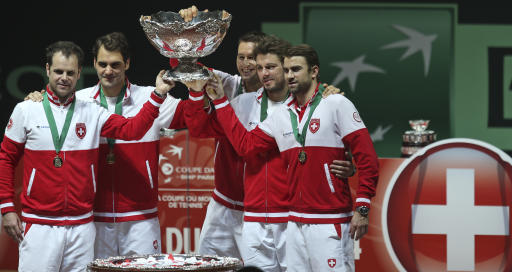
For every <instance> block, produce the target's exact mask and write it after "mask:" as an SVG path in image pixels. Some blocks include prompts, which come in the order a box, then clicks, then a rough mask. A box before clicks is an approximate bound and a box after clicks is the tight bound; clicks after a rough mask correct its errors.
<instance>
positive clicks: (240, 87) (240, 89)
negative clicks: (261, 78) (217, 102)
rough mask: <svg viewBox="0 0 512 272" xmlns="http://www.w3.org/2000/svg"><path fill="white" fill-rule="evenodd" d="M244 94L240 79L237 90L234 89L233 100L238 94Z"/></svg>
mask: <svg viewBox="0 0 512 272" xmlns="http://www.w3.org/2000/svg"><path fill="white" fill-rule="evenodd" d="M243 93H244V87H243V81H242V79H240V84H239V85H238V88H236V92H235V96H233V98H235V97H237V96H238V95H240V94H243Z"/></svg>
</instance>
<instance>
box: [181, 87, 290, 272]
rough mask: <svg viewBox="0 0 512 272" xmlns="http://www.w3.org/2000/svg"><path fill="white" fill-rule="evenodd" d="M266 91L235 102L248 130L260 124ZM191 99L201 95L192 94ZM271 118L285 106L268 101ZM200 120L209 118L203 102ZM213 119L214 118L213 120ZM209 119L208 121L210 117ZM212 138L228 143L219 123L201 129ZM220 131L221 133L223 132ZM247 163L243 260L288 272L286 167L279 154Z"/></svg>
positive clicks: (273, 152)
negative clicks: (286, 260) (286, 258)
mask: <svg viewBox="0 0 512 272" xmlns="http://www.w3.org/2000/svg"><path fill="white" fill-rule="evenodd" d="M263 92H264V90H263V88H260V89H259V90H258V91H257V92H253V93H245V94H242V95H240V96H237V97H236V98H235V99H233V100H232V101H231V105H232V106H233V109H234V110H235V113H236V115H237V116H238V118H239V120H240V121H241V123H242V124H243V125H244V127H245V128H246V129H247V130H252V129H254V128H255V127H256V126H257V125H258V124H259V123H260V114H261V110H262V99H263V98H265V99H267V98H266V97H264V96H263ZM190 95H191V96H200V95H201V94H200V93H194V92H190ZM267 101H268V106H267V108H266V112H267V114H269V115H270V114H271V113H272V112H273V111H274V109H276V108H277V107H279V106H280V105H281V104H282V103H281V102H273V101H272V100H270V99H268V100H267ZM195 104H196V105H197V106H196V107H195V109H196V113H195V114H194V116H195V117H196V118H201V117H203V118H205V114H202V115H201V114H200V113H201V111H202V107H201V106H202V104H201V102H197V103H195ZM211 117H213V116H211ZM206 118H208V117H206ZM199 129H203V130H207V132H208V133H207V134H208V136H210V137H212V136H216V137H221V138H224V139H225V135H224V133H223V130H222V127H220V125H219V124H218V123H216V122H206V124H204V125H202V126H201V128H199ZM219 130H220V132H219ZM243 160H244V161H245V171H244V176H243V182H244V191H245V195H244V197H245V198H244V225H243V230H242V239H243V242H244V247H243V250H242V252H241V253H242V258H243V260H244V264H245V265H253V266H257V267H259V268H261V269H263V270H265V271H282V270H286V263H285V255H286V254H285V235H284V231H285V229H286V224H287V222H288V199H287V198H288V187H287V184H286V168H287V165H286V163H285V162H284V161H283V160H282V159H281V157H280V154H279V150H278V149H277V148H276V149H272V150H269V151H267V152H262V153H258V154H255V155H251V156H245V157H243Z"/></svg>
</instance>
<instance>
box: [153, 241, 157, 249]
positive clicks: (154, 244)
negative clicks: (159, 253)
mask: <svg viewBox="0 0 512 272" xmlns="http://www.w3.org/2000/svg"><path fill="white" fill-rule="evenodd" d="M153 247H154V248H155V249H158V241H157V240H155V241H153Z"/></svg>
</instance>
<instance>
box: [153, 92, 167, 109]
mask: <svg viewBox="0 0 512 272" xmlns="http://www.w3.org/2000/svg"><path fill="white" fill-rule="evenodd" d="M166 97H167V95H165V96H164V97H160V96H158V95H157V94H156V90H155V91H153V92H152V93H151V96H150V98H149V101H150V102H151V104H153V105H154V106H155V107H158V108H160V106H161V105H162V103H164V101H165V98H166Z"/></svg>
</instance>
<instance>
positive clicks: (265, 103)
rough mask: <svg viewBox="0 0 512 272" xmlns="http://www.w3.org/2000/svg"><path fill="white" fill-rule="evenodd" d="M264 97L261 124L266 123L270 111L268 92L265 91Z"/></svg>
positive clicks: (262, 98) (262, 99)
mask: <svg viewBox="0 0 512 272" xmlns="http://www.w3.org/2000/svg"><path fill="white" fill-rule="evenodd" d="M262 95H263V96H262V97H261V110H260V122H263V121H265V119H267V109H268V97H267V92H266V91H265V90H263V94H262Z"/></svg>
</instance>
